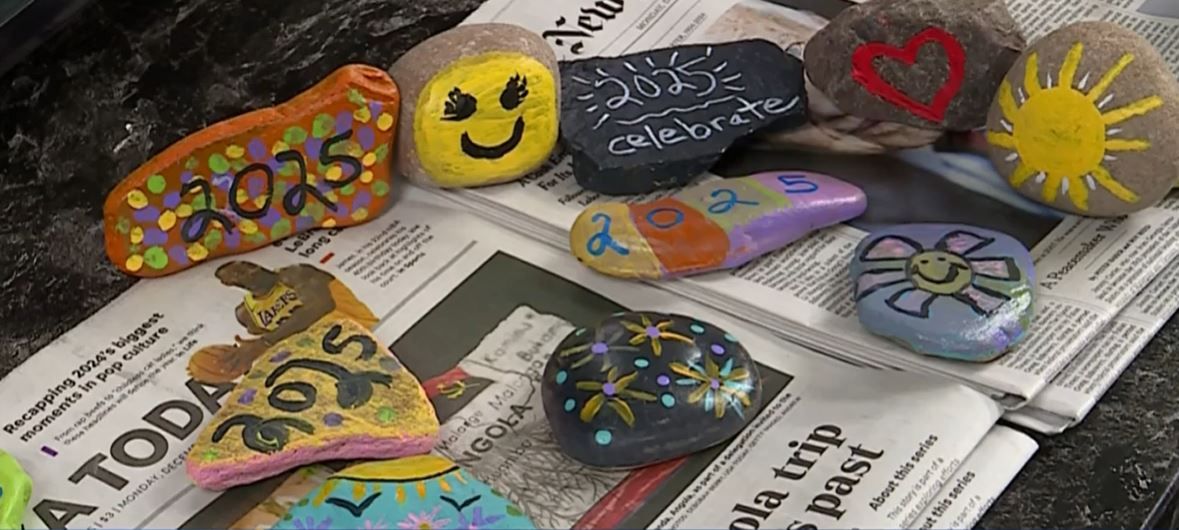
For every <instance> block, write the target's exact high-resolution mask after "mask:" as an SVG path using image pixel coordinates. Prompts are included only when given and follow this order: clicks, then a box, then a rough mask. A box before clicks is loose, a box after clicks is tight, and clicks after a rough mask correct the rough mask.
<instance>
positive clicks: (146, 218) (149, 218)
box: [131, 206, 160, 223]
mask: <svg viewBox="0 0 1179 530" xmlns="http://www.w3.org/2000/svg"><path fill="white" fill-rule="evenodd" d="M131 217H133V218H135V220H136V221H139V222H141V223H154V222H156V219H159V218H160V210H159V208H156V207H155V206H147V207H145V208H142V209H139V210H135V212H134V213H132V214H131Z"/></svg>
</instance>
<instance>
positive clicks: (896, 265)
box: [851, 224, 1036, 362]
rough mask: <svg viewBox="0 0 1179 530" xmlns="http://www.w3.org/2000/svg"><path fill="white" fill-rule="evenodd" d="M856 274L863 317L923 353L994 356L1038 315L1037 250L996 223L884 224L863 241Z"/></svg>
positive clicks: (966, 357) (1019, 338)
mask: <svg viewBox="0 0 1179 530" xmlns="http://www.w3.org/2000/svg"><path fill="white" fill-rule="evenodd" d="M851 277H852V282H853V283H854V284H855V298H856V311H857V312H858V314H859V319H860V323H861V324H863V325H864V327H865V328H867V329H868V330H869V331H871V332H872V333H875V334H877V335H881V336H884V337H887V338H889V339H892V340H893V341H895V342H897V343H899V344H901V345H903V346H905V347H907V348H909V349H911V350H913V351H916V352H918V353H923V354H927V355H933V356H937V357H944V358H947V359H956V360H961V361H974V362H987V361H991V360H994V359H996V358H998V357H999V356H1000V355H1002V354H1003V353H1004V352H1006V351H1008V350H1010V349H1011V348H1012V347H1013V346H1015V345H1016V344H1018V343H1019V342H1020V341H1022V340H1023V339H1024V337H1025V336H1026V332H1027V329H1028V326H1029V325H1030V324H1031V321H1032V311H1033V291H1034V289H1035V284H1036V281H1035V280H1036V279H1035V269H1034V266H1033V264H1032V256H1031V253H1029V252H1028V250H1027V248H1025V247H1024V246H1023V244H1022V243H1020V242H1019V241H1017V240H1016V239H1015V238H1013V237H1011V236H1008V235H1006V234H1001V233H999V232H995V231H993V230H987V229H984V228H978V227H974V226H967V225H954V224H907V225H896V226H892V227H888V228H884V229H880V230H877V231H875V232H872V233H871V234H868V237H866V238H864V240H863V241H861V242H860V244H859V245H858V246H857V247H856V249H855V254H854V256H853V258H852V264H851Z"/></svg>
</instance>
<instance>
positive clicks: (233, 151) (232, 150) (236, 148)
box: [225, 145, 246, 158]
mask: <svg viewBox="0 0 1179 530" xmlns="http://www.w3.org/2000/svg"><path fill="white" fill-rule="evenodd" d="M245 154H246V150H245V149H243V148H242V146H240V145H231V146H229V147H226V148H225V156H227V157H229V158H241V157H243V156H245Z"/></svg>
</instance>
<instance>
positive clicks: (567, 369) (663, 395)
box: [541, 312, 762, 469]
mask: <svg viewBox="0 0 1179 530" xmlns="http://www.w3.org/2000/svg"><path fill="white" fill-rule="evenodd" d="M761 397H762V396H761V377H760V375H759V374H758V371H757V365H756V364H755V363H754V362H753V359H751V358H750V356H749V353H748V352H746V351H745V348H744V347H743V346H742V345H741V343H739V342H738V341H737V339H736V338H735V337H733V336H732V335H730V334H728V333H726V332H725V331H724V330H722V329H720V328H718V327H716V326H714V325H712V324H709V323H707V322H704V321H701V320H699V319H695V318H691V317H687V316H682V315H667V314H661V313H653V312H630V313H617V314H615V315H612V316H610V317H608V318H605V319H604V320H602V321H601V322H598V323H597V324H596V325H594V326H592V327H590V328H579V329H577V330H575V331H573V332H572V333H570V334H569V336H567V337H565V339H564V340H563V341H562V342H561V344H560V345H559V346H557V349H556V351H555V352H554V353H553V354H552V356H551V357H550V358H549V360H548V361H547V363H546V364H545V368H544V373H543V374H542V379H541V400H542V402H543V404H544V412H545V417H546V418H547V419H548V422H549V424H550V426H551V427H552V431H553V436H554V437H555V438H556V440H557V443H558V444H559V445H560V446H561V449H562V451H564V452H565V454H567V455H569V457H570V458H572V459H574V460H577V461H578V462H581V463H583V464H586V465H589V466H594V467H600V468H615V469H628V468H634V467H640V466H645V465H649V464H655V463H658V462H662V461H666V460H671V459H674V458H678V457H681V456H684V455H687V454H690V453H694V452H696V451H701V450H704V449H707V448H709V447H712V446H715V445H717V444H720V443H722V442H724V441H725V440H728V439H729V438H731V437H733V436H734V435H736V434H737V433H738V432H740V431H741V429H743V428H744V427H745V425H746V424H748V423H749V422H750V421H752V420H753V418H754V416H755V415H756V414H757V413H758V411H759V410H760V409H761V405H762V403H761Z"/></svg>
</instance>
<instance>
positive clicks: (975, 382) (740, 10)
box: [439, 0, 1179, 416]
mask: <svg viewBox="0 0 1179 530" xmlns="http://www.w3.org/2000/svg"><path fill="white" fill-rule="evenodd" d="M600 3H601V4H603V5H606V4H610V5H616V6H617V5H621V4H620V3H612V2H605V0H603V2H600ZM579 5H580V4H577V3H571V4H568V7H567V8H560V7H554V6H553V5H552V4H551V2H548V1H547V0H491V1H489V2H487V3H486V4H484V5H483V7H481V8H480V9H479V10H477V11H476V12H475V13H473V14H472V15H471V16H470V17H469V18H468V19H467V20H466V21H465V23H473V22H487V21H499V22H510V23H514V24H518V25H521V26H524V27H526V28H529V29H532V30H534V31H537V32H538V33H540V34H542V35H544V36H545V37H546V39H548V40H549V42H550V43H551V44H552V45H553V46H554V49H555V50H556V52H557V53H558V55H559V56H560V57H561V58H562V59H573V58H577V57H584V56H592V55H617V54H621V53H624V52H633V51H637V50H642V49H649V48H654V47H659V46H667V45H672V44H677V43H705V42H724V41H730V40H734V39H737V38H749V37H762V38H769V39H772V40H774V41H775V42H777V43H778V44H780V45H782V46H783V47H788V46H789V45H791V44H795V43H798V42H799V41H800V40H805V39H802V38H800V37H803V36H805V35H808V34H809V33H808V32H812V31H814V29H815V28H816V27H818V26H820V25H821V24H822V23H823V21H822V20H821V19H819V18H818V17H817V16H816V15H814V14H811V13H803V12H799V11H796V10H793V9H790V8H786V7H783V6H780V5H776V4H771V3H768V2H761V1H759V0H717V1H712V2H690V1H686V0H685V1H680V0H664V1H660V2H652V3H649V4H642V5H640V6H639V7H633V6H635V5H634V4H627V8H625V9H616V10H610V11H609V13H608V14H609V17H605V16H598V15H594V14H593V13H601V14H602V15H605V14H607V13H606V12H605V11H602V10H603V9H604V8H602V7H600V6H599V7H598V8H592V9H591V8H589V7H581V9H582V10H583V11H584V12H585V13H587V14H584V15H581V18H575V17H574V16H573V15H574V14H576V13H577V11H576V9H575V8H576V7H577V6H579ZM586 5H587V6H589V5H590V4H588V3H587V4H586ZM594 5H597V4H594ZM595 17H596V18H595ZM574 20H578V21H579V23H584V24H585V27H580V26H579V27H578V28H573V27H572V26H571V24H572V21H574ZM591 28H594V30H593V31H591ZM575 34H576V36H575ZM976 140H977V139H976ZM782 168H791V169H804V170H813V171H819V172H823V173H828V174H834V175H838V176H839V177H840V178H842V179H845V180H848V181H850V182H852V183H854V184H857V185H858V186H860V187H861V188H862V189H864V190H865V192H866V194H867V195H868V198H869V204H870V207H869V212H868V213H867V214H865V215H864V216H862V217H861V218H859V219H856V220H853V221H852V222H850V223H848V224H846V225H841V226H837V227H832V228H829V229H825V230H822V231H820V232H818V233H816V234H814V235H813V236H811V237H809V238H806V239H804V240H802V241H798V242H795V243H793V244H791V245H790V246H788V247H787V248H785V249H783V250H781V251H779V252H777V253H775V254H772V255H769V256H765V257H763V258H762V259H759V260H757V261H754V262H752V263H750V264H748V265H746V266H744V267H741V268H740V269H737V270H733V271H724V272H717V273H712V274H707V275H701V276H694V277H690V278H686V279H681V280H675V281H663V282H657V283H656V285H657V286H658V287H660V288H663V289H667V290H670V291H672V292H675V293H677V294H681V295H683V296H687V297H689V298H692V299H694V300H697V301H700V302H702V303H704V304H706V305H709V306H712V307H715V308H718V309H721V310H723V311H726V312H729V313H731V314H734V315H737V316H739V317H741V318H743V319H746V320H749V321H751V322H754V323H756V324H758V325H761V326H763V327H766V328H767V329H772V330H775V331H778V332H781V333H783V334H785V335H786V336H788V337H789V338H790V339H791V340H794V341H797V342H799V343H801V344H804V345H806V346H808V347H811V348H814V349H816V350H819V351H821V352H824V353H827V354H830V355H834V356H838V357H844V358H847V357H850V358H858V359H861V360H862V361H863V362H865V363H866V364H870V365H882V366H888V367H893V368H901V369H906V370H914V371H921V372H925V373H935V374H940V375H942V376H947V377H950V378H953V379H955V380H958V381H961V382H964V383H966V384H969V385H971V386H974V387H975V388H977V389H979V390H980V391H983V392H985V393H987V394H988V395H990V396H992V397H993V398H995V399H996V400H998V401H999V402H1001V403H1002V404H1003V406H1004V407H1005V408H1007V409H1010V410H1014V409H1018V408H1020V407H1022V406H1023V405H1026V404H1027V402H1028V401H1029V400H1030V399H1032V397H1034V396H1035V395H1036V394H1037V393H1039V392H1040V391H1041V390H1042V389H1044V388H1045V387H1046V386H1047V385H1048V383H1049V381H1051V380H1052V379H1053V377H1054V376H1055V375H1056V374H1057V373H1058V372H1060V371H1061V370H1062V369H1063V368H1064V367H1065V366H1066V365H1067V364H1068V363H1069V362H1070V361H1071V360H1072V359H1073V358H1074V357H1075V356H1076V355H1077V354H1078V353H1079V352H1080V351H1081V350H1082V349H1083V348H1084V347H1085V346H1086V345H1087V344H1088V343H1090V342H1092V341H1094V340H1097V339H1098V333H1100V332H1101V331H1102V329H1103V328H1105V327H1106V325H1107V324H1108V323H1110V322H1111V321H1112V320H1113V318H1114V316H1115V315H1117V314H1118V313H1119V312H1121V311H1122V310H1123V308H1125V307H1126V306H1127V305H1128V304H1129V303H1130V302H1131V300H1132V299H1133V297H1134V296H1135V295H1136V294H1137V293H1138V292H1139V291H1141V290H1142V289H1143V288H1144V287H1145V286H1146V285H1147V283H1148V282H1150V281H1151V280H1152V279H1153V278H1154V277H1155V276H1156V275H1157V274H1158V273H1159V272H1160V271H1161V270H1162V269H1163V268H1164V266H1165V265H1166V264H1168V263H1170V262H1171V261H1172V260H1174V259H1175V258H1176V257H1179V244H1177V243H1179V230H1176V228H1177V227H1179V211H1177V210H1179V200H1177V199H1174V198H1172V199H1169V200H1167V201H1166V202H1164V203H1162V204H1161V205H1159V206H1157V207H1154V208H1149V209H1146V210H1144V211H1141V212H1138V213H1136V214H1135V215H1133V216H1130V217H1128V218H1122V219H1089V218H1080V217H1073V216H1065V215H1063V214H1062V213H1060V212H1057V211H1055V210H1051V209H1049V208H1046V207H1043V206H1042V205H1039V204H1037V203H1035V202H1032V201H1030V200H1028V199H1026V198H1024V197H1022V196H1020V195H1018V194H1017V193H1015V192H1014V191H1013V190H1011V189H1010V187H1009V186H1008V185H1007V184H1006V183H1005V182H1004V181H1003V179H1002V178H1001V177H1000V176H999V175H998V174H996V173H995V171H994V169H993V168H992V166H991V165H990V162H989V160H988V159H987V157H986V156H985V154H983V153H982V152H981V150H980V149H979V148H978V145H977V141H975V142H973V143H972V142H967V145H946V144H941V145H938V146H937V147H929V148H924V149H915V150H908V151H903V152H901V153H897V154H896V155H895V156H887V157H885V156H877V157H839V156H824V155H813V154H801V153H765V152H757V153H751V154H748V155H747V156H743V157H742V158H741V159H740V160H735V161H731V162H730V163H729V164H728V165H727V166H726V167H722V168H720V169H718V172H721V170H724V171H727V174H728V175H740V174H748V173H750V172H754V171H765V170H774V169H782ZM709 178H715V176H713V175H704V176H702V177H701V180H706V179H709ZM439 193H441V195H442V196H444V197H446V198H448V199H450V200H453V201H456V202H458V203H460V204H462V205H464V206H466V207H468V208H470V209H472V210H474V211H476V212H479V213H480V214H481V215H484V216H486V217H488V218H490V219H493V220H495V222H497V223H499V224H501V225H504V226H507V227H510V228H512V229H515V230H517V231H521V232H522V233H524V234H528V235H530V236H532V237H535V238H538V239H540V240H542V241H544V242H546V243H548V244H551V245H554V246H556V247H558V248H561V249H567V248H568V228H569V226H570V225H571V224H572V223H573V221H574V219H575V218H576V216H577V214H578V213H579V212H580V211H581V209H583V208H584V207H585V206H587V205H589V204H593V203H598V202H603V201H607V200H618V199H617V198H611V197H603V196H600V195H598V194H596V193H593V192H589V191H587V190H584V189H582V188H580V186H578V185H577V183H576V182H575V180H574V179H573V177H572V171H571V169H570V165H569V160H568V158H567V157H564V156H563V155H562V154H560V153H558V154H556V155H554V157H553V158H552V160H551V161H550V164H548V166H546V167H545V168H543V169H542V170H541V171H539V172H537V173H536V174H534V175H531V176H529V177H526V178H525V179H523V180H521V181H519V182H517V183H514V184H510V185H505V186H496V187H488V188H481V189H474V190H461V191H457V192H450V191H446V192H439ZM669 193H670V192H667V191H664V192H659V193H655V194H651V195H650V196H636V197H627V198H626V199H625V200H627V201H641V200H648V199H649V198H650V197H654V196H663V195H667V194H669ZM923 221H924V222H957V223H964V224H971V225H977V226H982V227H986V228H991V229H995V230H998V231H1001V232H1004V233H1008V234H1010V235H1012V236H1014V237H1016V238H1017V239H1019V240H1020V241H1022V242H1023V243H1024V244H1025V245H1027V246H1028V247H1029V248H1031V249H1032V252H1033V256H1034V257H1035V260H1036V269H1037V280H1038V285H1037V289H1036V300H1037V301H1036V307H1035V315H1036V316H1035V318H1034V321H1033V323H1032V325H1031V330H1030V332H1029V335H1028V339H1027V340H1025V342H1024V343H1023V344H1021V345H1020V346H1018V347H1017V348H1015V349H1014V350H1013V351H1012V352H1010V353H1008V354H1007V355H1005V356H1004V357H1002V358H1001V359H999V360H997V361H995V362H992V363H987V364H982V365H978V364H969V363H961V362H954V361H946V360H941V359H935V358H930V357H927V356H921V355H917V354H914V353H913V352H910V351H908V350H906V349H904V348H902V347H899V346H897V345H895V344H894V343H892V342H890V341H888V340H885V339H883V338H880V337H876V336H873V335H871V334H869V333H867V332H866V331H865V330H864V329H863V328H862V326H860V325H859V323H858V321H857V319H856V317H855V311H854V304H853V302H852V292H853V286H852V284H851V281H850V279H849V278H848V277H847V274H846V264H847V263H848V262H849V261H850V258H851V252H852V249H853V248H854V247H855V245H856V244H857V243H858V242H859V241H860V240H861V239H862V238H863V237H864V236H865V234H866V233H867V232H868V231H871V230H872V229H874V228H877V227H879V226H882V225H887V224H895V223H898V222H923ZM1102 340H1104V339H1102ZM1114 354H1115V355H1122V352H1115V353H1114ZM1132 355H1133V353H1129V354H1128V355H1127V358H1130V357H1132ZM1066 405H1067V406H1066V407H1057V408H1058V409H1059V410H1054V411H1053V413H1054V414H1058V415H1061V416H1072V415H1075V414H1076V412H1075V411H1076V410H1077V409H1078V408H1079V407H1080V404H1079V403H1076V402H1069V403H1067V404H1066Z"/></svg>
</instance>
